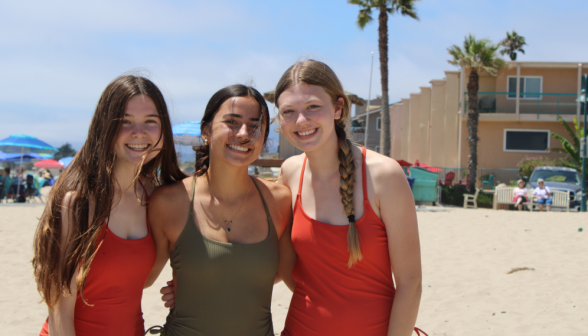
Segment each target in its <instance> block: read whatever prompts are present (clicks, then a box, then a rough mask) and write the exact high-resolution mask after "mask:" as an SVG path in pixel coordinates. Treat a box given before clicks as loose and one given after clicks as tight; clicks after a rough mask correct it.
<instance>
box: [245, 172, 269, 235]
mask: <svg viewBox="0 0 588 336" xmlns="http://www.w3.org/2000/svg"><path fill="white" fill-rule="evenodd" d="M249 177H250V178H251V181H253V184H254V185H255V188H257V191H258V192H259V196H261V201H262V202H263V208H264V209H265V215H266V216H267V222H268V223H272V216H270V212H269V208H268V207H267V203H265V198H263V194H262V193H261V189H259V186H258V185H257V183H255V179H254V178H253V176H249ZM270 230H271V225H270Z"/></svg>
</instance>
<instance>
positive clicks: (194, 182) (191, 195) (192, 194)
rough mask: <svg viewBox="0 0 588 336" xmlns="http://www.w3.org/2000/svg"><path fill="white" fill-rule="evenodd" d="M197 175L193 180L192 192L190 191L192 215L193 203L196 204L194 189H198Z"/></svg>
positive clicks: (191, 210)
mask: <svg viewBox="0 0 588 336" xmlns="http://www.w3.org/2000/svg"><path fill="white" fill-rule="evenodd" d="M196 177H197V176H196V175H194V176H193V178H192V190H190V213H192V212H193V211H194V205H193V204H192V203H194V189H195V187H196Z"/></svg>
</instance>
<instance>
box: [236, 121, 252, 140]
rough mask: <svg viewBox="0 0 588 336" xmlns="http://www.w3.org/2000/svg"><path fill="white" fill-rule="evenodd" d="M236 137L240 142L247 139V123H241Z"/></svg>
mask: <svg viewBox="0 0 588 336" xmlns="http://www.w3.org/2000/svg"><path fill="white" fill-rule="evenodd" d="M236 136H237V139H239V141H240V142H243V143H245V142H247V141H249V138H250V136H249V130H248V129H247V124H246V123H243V125H241V127H240V128H239V129H238V130H237V134H236Z"/></svg>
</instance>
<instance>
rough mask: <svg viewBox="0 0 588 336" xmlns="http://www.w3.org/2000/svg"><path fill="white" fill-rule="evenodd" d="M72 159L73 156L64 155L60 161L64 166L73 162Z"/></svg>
mask: <svg viewBox="0 0 588 336" xmlns="http://www.w3.org/2000/svg"><path fill="white" fill-rule="evenodd" d="M71 160H73V156H68V157H64V158H62V159H61V160H59V161H58V162H59V163H61V164H62V165H63V167H67V166H69V164H70V163H71Z"/></svg>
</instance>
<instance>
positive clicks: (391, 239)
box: [375, 160, 422, 336]
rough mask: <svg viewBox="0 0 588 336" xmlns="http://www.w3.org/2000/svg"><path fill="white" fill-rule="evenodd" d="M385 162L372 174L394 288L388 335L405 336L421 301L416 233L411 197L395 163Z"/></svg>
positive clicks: (413, 322)
mask: <svg viewBox="0 0 588 336" xmlns="http://www.w3.org/2000/svg"><path fill="white" fill-rule="evenodd" d="M387 161H388V160H386V165H384V166H385V167H383V166H379V169H382V170H384V169H385V170H386V171H381V172H377V173H376V174H375V175H376V176H377V177H378V179H377V180H378V181H379V182H378V183H380V187H376V188H377V190H376V194H377V195H378V199H379V208H380V215H381V216H382V220H383V222H384V225H385V226H386V233H387V236H388V249H389V253H390V262H391V266H392V273H393V274H394V279H395V280H396V286H397V287H396V295H395V296H394V304H393V305H392V312H391V314H390V326H389V328H388V336H401V335H402V336H408V335H411V334H412V331H413V329H414V326H415V323H416V318H417V314H418V310H419V304H420V300H421V290H422V283H421V279H422V274H421V254H420V244H419V233H418V225H417V217H416V211H415V207H414V200H413V195H412V192H411V191H410V187H409V185H408V182H407V180H406V177H405V175H404V172H403V171H402V168H401V167H400V166H399V165H398V164H397V163H396V162H392V163H393V164H390V163H389V162H387ZM390 161H391V160H390ZM390 166H391V167H390Z"/></svg>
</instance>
